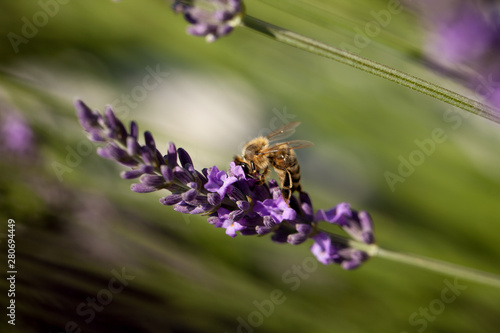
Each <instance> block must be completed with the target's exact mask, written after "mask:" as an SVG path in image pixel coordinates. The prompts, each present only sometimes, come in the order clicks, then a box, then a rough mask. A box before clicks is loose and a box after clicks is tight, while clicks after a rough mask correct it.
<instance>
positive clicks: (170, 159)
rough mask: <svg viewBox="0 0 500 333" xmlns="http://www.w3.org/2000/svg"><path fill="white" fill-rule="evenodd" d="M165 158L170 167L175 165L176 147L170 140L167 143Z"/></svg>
mask: <svg viewBox="0 0 500 333" xmlns="http://www.w3.org/2000/svg"><path fill="white" fill-rule="evenodd" d="M166 160H167V164H168V166H169V167H170V168H172V169H173V168H174V167H176V166H177V149H176V148H175V145H174V144H173V143H172V142H170V143H169V144H168V151H167V155H166Z"/></svg>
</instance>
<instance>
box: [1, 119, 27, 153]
mask: <svg viewBox="0 0 500 333" xmlns="http://www.w3.org/2000/svg"><path fill="white" fill-rule="evenodd" d="M0 138H1V139H2V140H1V143H0V146H1V147H2V149H4V150H6V151H7V152H9V153H13V154H15V155H26V154H28V153H30V152H31V151H32V150H33V148H34V135H33V130H32V129H31V127H30V126H29V125H28V123H27V122H26V121H25V120H24V118H22V117H21V116H20V115H18V114H14V113H9V114H7V115H5V116H4V117H3V119H2V125H1V128H0Z"/></svg>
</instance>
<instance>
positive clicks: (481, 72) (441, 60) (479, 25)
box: [414, 0, 500, 108]
mask: <svg viewBox="0 0 500 333" xmlns="http://www.w3.org/2000/svg"><path fill="white" fill-rule="evenodd" d="M433 4H434V3H430V2H429V1H424V2H423V3H418V4H417V3H415V4H414V5H415V6H417V7H418V6H420V10H421V11H422V12H423V16H424V17H427V18H430V20H431V22H432V25H433V28H432V30H431V31H430V33H429V35H428V38H427V45H426V53H427V56H428V57H429V59H430V60H431V63H434V65H435V66H436V68H441V69H442V70H443V72H445V73H453V75H454V77H460V78H462V79H463V80H464V81H465V85H466V86H468V87H469V88H471V89H472V90H473V91H474V92H475V93H476V94H477V96H476V97H477V98H481V97H482V98H485V99H486V100H487V101H488V102H489V103H491V104H492V105H494V106H496V107H497V108H500V101H499V98H498V93H497V91H498V90H499V89H500V7H498V6H496V5H495V4H494V3H492V2H470V1H465V0H456V1H449V2H448V3H447V4H444V5H443V4H441V6H437V7H436V6H433ZM436 8H439V9H436ZM431 9H432V10H431Z"/></svg>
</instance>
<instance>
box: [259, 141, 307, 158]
mask: <svg viewBox="0 0 500 333" xmlns="http://www.w3.org/2000/svg"><path fill="white" fill-rule="evenodd" d="M313 144H314V143H312V142H311V141H306V140H293V141H288V142H280V143H275V144H273V145H271V146H269V147H268V148H266V149H264V150H262V151H261V152H260V154H262V155H265V154H270V153H275V152H277V151H279V150H282V149H300V148H306V147H310V146H312V145H313Z"/></svg>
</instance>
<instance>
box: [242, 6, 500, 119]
mask: <svg viewBox="0 0 500 333" xmlns="http://www.w3.org/2000/svg"><path fill="white" fill-rule="evenodd" d="M241 24H242V26H244V27H247V28H250V29H252V30H255V31H258V32H261V33H263V34H265V35H266V36H268V37H271V38H273V39H275V40H277V41H280V42H282V43H285V44H287V45H290V46H294V47H296V48H299V49H301V50H304V51H307V52H310V53H313V54H316V55H320V56H323V57H326V58H329V59H333V60H335V61H338V62H341V63H343V64H346V65H349V66H352V67H354V68H358V69H361V70H363V71H365V72H368V73H371V74H374V75H376V76H379V77H382V78H384V79H387V80H390V81H393V82H396V83H398V84H400V85H402V86H405V87H408V88H411V89H413V90H416V91H418V92H421V93H422V94H425V95H428V96H431V97H434V98H436V99H439V100H441V101H443V102H446V103H448V104H451V105H454V106H457V107H459V108H461V109H463V110H465V111H469V112H471V113H474V114H476V115H478V116H481V117H484V118H486V119H489V120H491V121H494V122H496V123H498V124H500V111H499V110H496V109H494V108H492V107H489V106H487V105H485V104H482V103H479V102H477V101H475V100H473V99H470V98H467V97H465V96H462V95H460V94H458V93H455V92H453V91H450V90H448V89H445V88H442V87H440V86H438V85H435V84H433V83H430V82H427V81H425V80H422V79H420V78H418V77H415V76H412V75H408V74H406V73H403V72H401V71H399V70H396V69H393V68H390V67H388V66H385V65H382V64H379V63H377V62H374V61H372V60H369V59H366V58H363V57H360V56H358V55H356V54H353V53H349V52H346V51H344V50H341V49H338V48H336V47H333V46H329V45H326V44H324V43H321V42H319V41H316V40H314V39H311V38H308V37H305V36H302V35H300V34H297V33H295V32H292V31H289V30H286V29H283V28H280V27H278V26H275V25H272V24H270V23H267V22H264V21H261V20H259V19H256V18H254V17H251V16H249V15H246V16H244V18H243V20H242V23H241Z"/></svg>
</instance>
